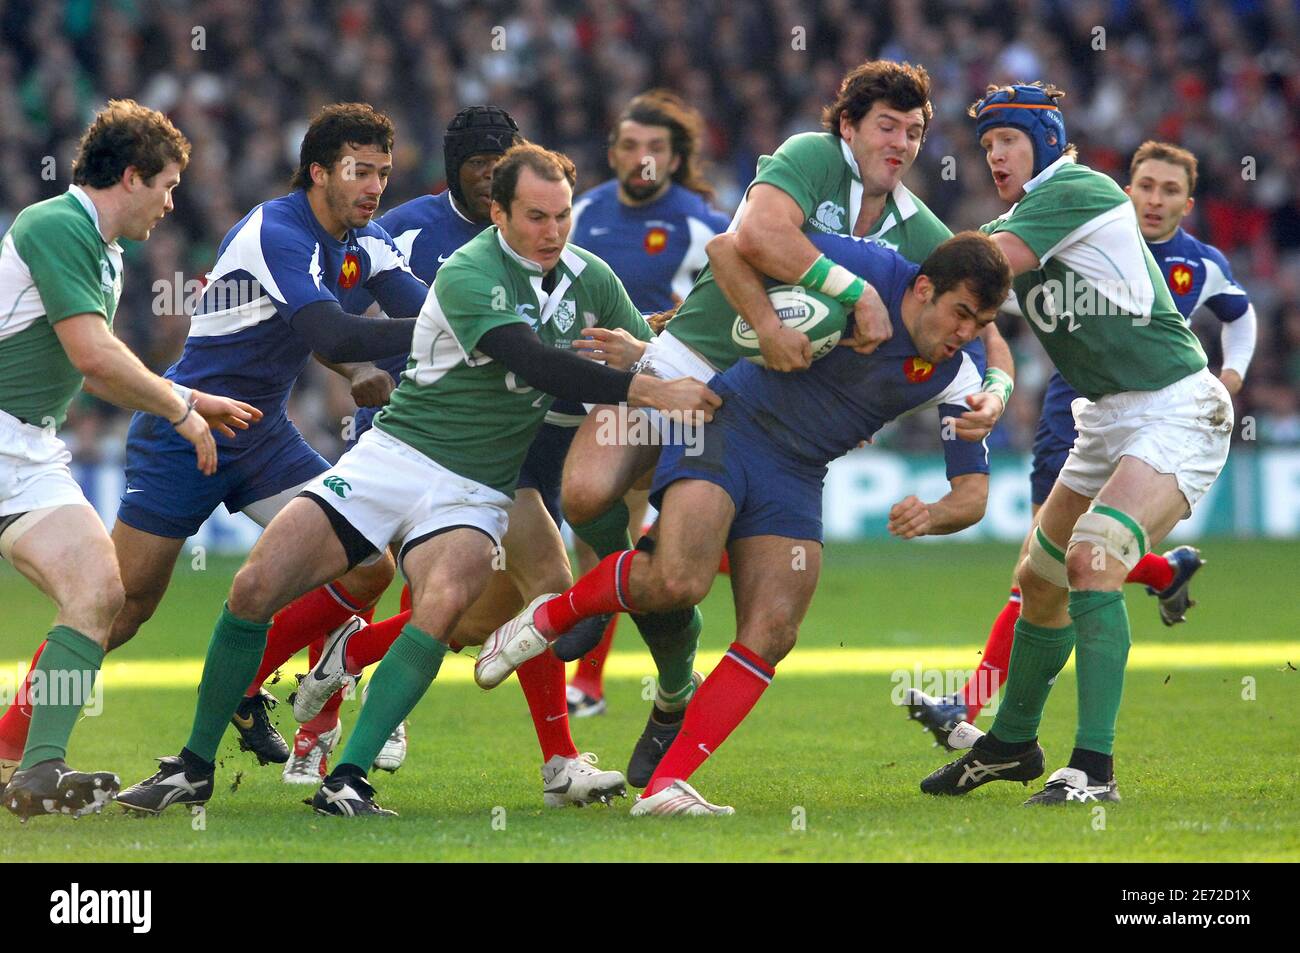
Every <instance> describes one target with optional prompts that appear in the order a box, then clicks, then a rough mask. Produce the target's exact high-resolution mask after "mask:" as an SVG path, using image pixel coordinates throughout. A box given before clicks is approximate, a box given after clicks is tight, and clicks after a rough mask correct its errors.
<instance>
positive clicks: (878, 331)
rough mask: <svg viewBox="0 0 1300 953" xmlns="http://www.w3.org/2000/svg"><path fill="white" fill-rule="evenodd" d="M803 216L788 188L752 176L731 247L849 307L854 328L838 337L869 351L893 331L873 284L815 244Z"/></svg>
mask: <svg viewBox="0 0 1300 953" xmlns="http://www.w3.org/2000/svg"><path fill="white" fill-rule="evenodd" d="M805 218H806V213H805V211H804V209H803V208H801V207H800V205H799V203H798V202H796V201H795V199H794V198H793V197H792V196H791V195H790V194H789V193H788V192H786V191H784V190H783V189H780V188H777V187H776V186H775V185H770V184H768V183H766V182H756V183H755V184H754V185H752V186H751V187H750V189H749V194H748V195H747V196H746V198H745V210H744V214H742V215H741V216H740V222H739V224H738V225H737V228H736V251H737V252H739V253H740V257H741V258H743V259H745V261H747V262H748V263H749V264H750V265H751V266H752V267H753V268H755V269H756V270H757V271H758V273H759V274H761V275H767V276H768V277H770V278H774V279H775V280H777V281H780V282H783V283H785V284H797V285H802V286H803V287H805V288H808V289H810V290H813V291H820V292H822V293H823V294H828V295H830V296H831V297H832V298H835V299H837V300H839V301H841V302H842V303H843V304H844V305H845V306H847V307H852V308H853V317H854V328H853V330H854V333H853V334H852V335H850V336H849V337H848V338H847V339H845V340H844V341H843V342H842V343H844V344H846V345H847V346H849V347H852V348H853V349H854V350H856V351H858V352H859V353H862V354H870V353H871V352H872V351H874V350H875V349H876V348H877V347H879V346H880V345H881V344H882V343H884V342H885V341H887V340H889V338H890V337H891V336H892V335H893V333H894V329H893V325H892V323H891V322H890V320H889V311H888V309H887V308H885V306H884V303H883V302H882V301H881V300H880V295H878V294H876V291H875V289H874V288H872V287H871V286H870V285H868V284H866V283H865V282H863V281H861V280H860V279H855V276H854V275H853V273H852V272H850V271H848V270H847V269H845V268H843V267H841V266H838V265H834V264H832V263H831V262H830V260H829V259H827V258H826V257H825V256H823V255H822V254H821V253H820V252H819V251H818V250H817V248H816V247H815V246H814V245H813V243H812V242H811V241H809V240H808V236H807V235H805V234H804V233H803V222H804V219H805ZM711 260H712V258H711V257H710V261H711Z"/></svg>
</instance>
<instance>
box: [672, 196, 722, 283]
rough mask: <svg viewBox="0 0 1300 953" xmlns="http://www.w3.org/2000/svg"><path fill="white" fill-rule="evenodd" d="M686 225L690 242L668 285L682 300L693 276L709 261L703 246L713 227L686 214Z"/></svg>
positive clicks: (712, 233) (707, 240)
mask: <svg viewBox="0 0 1300 953" xmlns="http://www.w3.org/2000/svg"><path fill="white" fill-rule="evenodd" d="M686 227H687V228H689V229H690V235H691V243H690V246H689V247H688V248H687V249H686V254H685V255H683V256H682V263H681V264H680V265H678V266H677V271H676V273H675V274H674V275H673V280H672V283H671V284H670V285H669V287H670V288H671V289H672V292H673V294H675V295H677V297H679V298H681V299H683V300H685V298H686V296H687V295H688V294H690V293H691V288H692V287H693V286H694V284H695V276H696V275H698V274H699V273H700V272H701V271H703V270H704V266H705V265H707V264H708V263H709V254H708V252H707V251H705V250H704V246H705V245H707V244H708V243H709V239H711V238H712V237H713V235H714V232H713V229H712V228H710V227H709V226H708V225H707V224H706V223H705V222H702V221H700V220H699V219H698V218H694V217H693V216H690V215H688V216H686Z"/></svg>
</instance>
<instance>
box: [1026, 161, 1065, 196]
mask: <svg viewBox="0 0 1300 953" xmlns="http://www.w3.org/2000/svg"><path fill="white" fill-rule="evenodd" d="M1067 165H1074V157H1073V156H1061V158H1059V159H1057V160H1056V161H1055V162H1053V163H1052V164H1051V165H1049V166H1048V167H1047V168H1046V169H1044V170H1043V171H1042V172H1040V173H1038V175H1036V176H1034V177H1033V178H1032V179H1030V180H1029V181H1028V182H1026V183H1025V194H1026V195H1028V194H1029V193H1030V192H1032V191H1033V190H1034V189H1036V188H1038V187H1039V186H1040V185H1042V184H1043V183H1044V182H1046V181H1047V180H1048V179H1050V178H1051V177H1052V176H1054V175H1056V173H1058V172H1060V171H1061V169H1063V168H1065V166H1067Z"/></svg>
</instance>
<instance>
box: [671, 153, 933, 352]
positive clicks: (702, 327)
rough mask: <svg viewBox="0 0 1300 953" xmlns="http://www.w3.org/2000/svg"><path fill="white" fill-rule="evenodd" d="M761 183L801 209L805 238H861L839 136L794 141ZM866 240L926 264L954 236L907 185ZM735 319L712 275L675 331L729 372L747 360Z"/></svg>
mask: <svg viewBox="0 0 1300 953" xmlns="http://www.w3.org/2000/svg"><path fill="white" fill-rule="evenodd" d="M759 183H766V184H768V185H774V186H776V187H777V188H779V189H780V190H781V191H782V192H785V193H786V194H787V195H789V196H790V197H791V198H792V199H794V200H795V202H797V203H798V204H799V208H800V209H801V210H802V211H803V214H804V224H803V230H804V231H805V232H814V231H820V232H826V233H828V234H832V235H851V234H852V233H853V223H854V222H856V221H857V218H858V214H859V212H860V211H861V209H862V193H863V189H862V180H861V178H859V176H858V166H857V162H856V161H854V158H853V152H852V150H850V149H849V145H848V143H846V142H845V141H844V140H843V139H841V138H840V137H839V136H837V135H833V134H831V133H829V132H804V133H800V134H799V135H797V136H791V137H790V138H789V139H787V140H786V141H785V142H783V143H782V144H781V146H780V148H778V149H777V150H776V152H775V153H774V154H773V155H770V156H763V157H762V158H760V159H759V160H758V174H757V176H755V178H754V181H753V182H752V183H750V188H753V187H754V186H755V185H757V184H759ZM742 214H743V206H742ZM865 237H867V238H871V239H874V240H875V241H877V242H879V243H880V244H882V245H886V246H888V247H889V248H892V249H894V250H895V251H897V252H898V253H899V254H900V255H902V256H903V257H904V258H906V259H907V260H908V261H911V262H915V263H916V264H920V263H921V262H922V261H924V260H925V258H926V256H927V255H929V254H930V252H932V251H934V249H935V247H936V246H938V245H939V244H940V243H942V242H944V241H946V240H947V239H949V238H951V237H952V232H951V231H949V229H948V226H946V225H944V224H943V222H941V221H939V219H938V218H937V217H935V214H934V213H933V212H931V211H930V210H929V209H928V208H927V207H926V206H925V203H924V202H922V201H921V200H920V199H918V198H917V197H916V196H915V195H913V194H912V193H911V192H910V191H908V189H907V187H906V186H904V185H903V184H902V183H901V182H900V183H899V184H898V185H897V186H895V187H894V190H893V191H892V192H891V193H890V194H889V195H887V196H885V207H884V210H883V211H882V212H881V214H880V217H879V218H878V219H877V220H876V221H875V222H874V223H873V224H872V225H871V227H870V228H869V229H868V230H867V234H866V236H865ZM733 318H735V310H734V309H733V308H732V307H731V305H729V304H728V303H727V299H726V296H725V295H723V293H722V291H721V290H720V289H719V288H718V285H717V282H715V281H714V280H713V273H712V271H711V270H710V269H708V268H705V269H704V271H702V272H701V273H700V277H699V278H698V279H697V280H696V282H695V286H694V287H693V288H692V289H691V293H690V294H689V295H687V296H686V300H685V301H683V302H682V305H681V307H680V308H679V309H678V310H677V314H676V316H675V317H674V318H673V319H672V321H671V322H670V323H669V325H668V330H670V331H671V332H672V334H673V337H675V338H677V339H679V340H681V341H683V342H685V343H686V344H689V345H690V346H691V347H692V348H694V349H695V350H696V351H697V352H699V354H700V355H702V356H703V357H704V358H705V359H706V360H707V361H708V362H709V363H710V364H712V365H713V366H714V367H716V368H717V369H718V370H726V369H727V368H729V367H730V366H731V365H732V364H734V363H735V362H736V361H737V360H739V359H740V357H741V356H742V355H741V354H740V353H739V351H738V350H737V349H736V345H735V342H734V341H732V339H731V325H732V319H733Z"/></svg>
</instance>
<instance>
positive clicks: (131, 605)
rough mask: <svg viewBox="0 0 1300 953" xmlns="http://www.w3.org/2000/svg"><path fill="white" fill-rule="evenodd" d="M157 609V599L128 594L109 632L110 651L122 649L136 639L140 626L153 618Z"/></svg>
mask: <svg viewBox="0 0 1300 953" xmlns="http://www.w3.org/2000/svg"><path fill="white" fill-rule="evenodd" d="M157 607H158V600H157V599H153V598H147V597H146V598H142V597H140V596H133V595H132V594H130V593H126V594H125V598H124V599H123V602H122V611H121V612H119V613H118V614H117V617H116V618H114V619H113V627H112V629H111V630H110V631H109V635H108V649H109V651H110V652H111V651H112V650H113V649H116V648H120V647H121V646H123V645H125V644H126V643H127V642H130V641H131V640H132V639H133V638H135V634H136V633H137V632H139V631H140V626H142V625H144V624H145V623H146V622H148V621H149V620H150V619H151V618H153V614H154V610H155V609H157Z"/></svg>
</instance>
